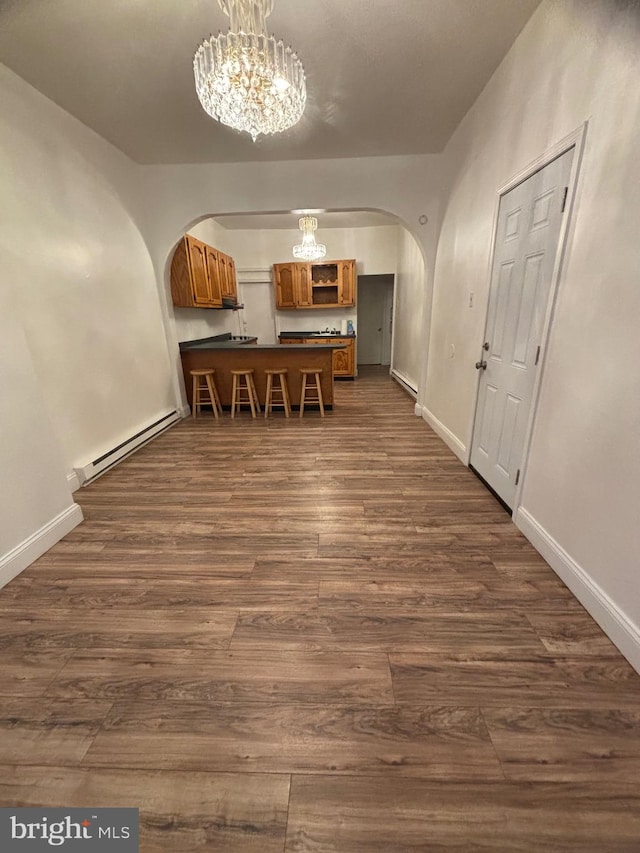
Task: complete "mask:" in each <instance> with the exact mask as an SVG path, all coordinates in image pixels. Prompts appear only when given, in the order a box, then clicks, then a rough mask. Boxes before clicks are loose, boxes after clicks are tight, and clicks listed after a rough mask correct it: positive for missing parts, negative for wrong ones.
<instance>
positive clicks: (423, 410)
mask: <svg viewBox="0 0 640 853" xmlns="http://www.w3.org/2000/svg"><path fill="white" fill-rule="evenodd" d="M419 408H420V412H418V407H417V406H416V414H420V415H421V417H422V418H423V419H424V420H425V421H426V422H427V423H428V424H429V426H430V427H431V429H432V430H433V431H434V432H435V433H437V434H438V435H439V436H440V438H441V439H442V440H443V441H444V443H445V444H446V445H447V447H449V448H450V449H451V450H453V452H454V453H455V454H456V456H457V457H458V459H460V461H461V462H463V463H464V464H465V465H466V464H467V448H466V447H465V445H464V444H463V443H462V442H461V441H460V439H459V438H458V436H457V435H454V434H453V433H452V432H451V430H450V429H449V428H448V427H446V426H445V425H444V424H443V423H442V421H439V420H438V418H437V417H436V416H435V415H434V414H433V412H430V411H429V409H427V407H426V406H421V407H419Z"/></svg>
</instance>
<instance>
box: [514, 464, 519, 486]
mask: <svg viewBox="0 0 640 853" xmlns="http://www.w3.org/2000/svg"><path fill="white" fill-rule="evenodd" d="M519 482H520V469H519V468H518V470H517V471H516V482H515V485H516V486H517V485H518V483H519Z"/></svg>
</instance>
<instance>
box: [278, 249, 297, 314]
mask: <svg viewBox="0 0 640 853" xmlns="http://www.w3.org/2000/svg"><path fill="white" fill-rule="evenodd" d="M296 267H297V264H296V263H294V262H293V261H292V262H291V263H288V264H274V265H273V286H274V289H275V295H276V308H297V306H298V299H297V295H298V294H297V290H298V289H297V287H296V280H295V279H296Z"/></svg>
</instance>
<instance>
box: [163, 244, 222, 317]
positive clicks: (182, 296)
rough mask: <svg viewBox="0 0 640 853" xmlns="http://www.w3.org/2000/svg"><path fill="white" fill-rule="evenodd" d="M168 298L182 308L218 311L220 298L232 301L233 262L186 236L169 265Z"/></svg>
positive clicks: (210, 247)
mask: <svg viewBox="0 0 640 853" xmlns="http://www.w3.org/2000/svg"><path fill="white" fill-rule="evenodd" d="M171 296H172V298H173V304H174V305H177V306H179V307H182V308H222V297H223V296H232V297H233V298H234V299H235V298H236V279H235V263H234V261H233V258H230V257H229V255H225V254H224V253H223V252H219V251H218V250H217V249H214V248H213V246H208V245H207V244H206V243H203V242H202V240H198V239H196V238H195V237H192V236H191V235H190V234H186V235H185V236H184V237H183V238H182V240H181V241H180V242H179V243H178V245H177V246H176V250H175V252H174V253H173V259H172V261H171Z"/></svg>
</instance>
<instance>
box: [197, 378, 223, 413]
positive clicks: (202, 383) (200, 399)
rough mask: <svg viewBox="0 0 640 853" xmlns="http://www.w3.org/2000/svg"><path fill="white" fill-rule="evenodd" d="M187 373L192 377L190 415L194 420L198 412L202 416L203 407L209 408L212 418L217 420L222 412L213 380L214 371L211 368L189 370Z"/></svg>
mask: <svg viewBox="0 0 640 853" xmlns="http://www.w3.org/2000/svg"><path fill="white" fill-rule="evenodd" d="M189 373H190V374H191V376H192V377H193V397H192V401H191V414H192V415H193V417H194V418H197V417H198V410H200V414H202V406H203V405H204V406H211V408H212V409H213V416H214V418H218V417H219V415H220V412H221V411H222V406H221V405H220V397H219V396H218V389H217V388H216V383H215V380H214V378H213V375H214V373H215V370H214V369H213V368H200V369H199V370H190V371H189Z"/></svg>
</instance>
